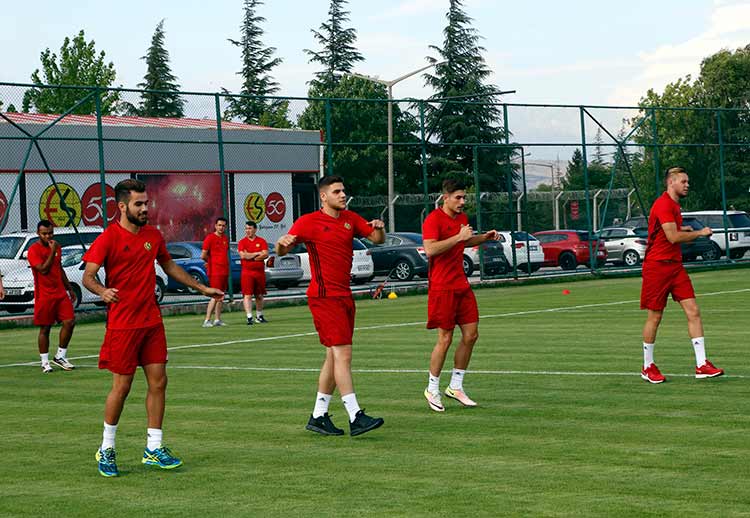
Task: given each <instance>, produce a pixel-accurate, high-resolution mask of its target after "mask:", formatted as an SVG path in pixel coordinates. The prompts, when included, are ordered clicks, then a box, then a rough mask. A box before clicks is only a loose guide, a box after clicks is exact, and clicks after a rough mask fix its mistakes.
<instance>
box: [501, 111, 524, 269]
mask: <svg viewBox="0 0 750 518" xmlns="http://www.w3.org/2000/svg"><path fill="white" fill-rule="evenodd" d="M503 131H504V132H505V135H504V137H505V143H506V144H510V131H509V128H508V105H507V104H503ZM506 149H507V148H506ZM521 154H523V149H522V150H521ZM512 155H513V152H510V153H508V154H507V164H508V167H507V168H506V170H505V186H506V189H507V190H508V216H509V217H510V242H511V247H510V251H511V256H512V257H511V259H512V260H513V278H514V279H518V257H516V246H515V237H514V236H515V234H514V232H515V230H516V229H515V228H514V227H515V222H516V218H514V217H513V215H514V211H513V164H512V163H511V161H510V160H511V158H512Z"/></svg>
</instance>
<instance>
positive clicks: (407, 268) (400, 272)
mask: <svg viewBox="0 0 750 518" xmlns="http://www.w3.org/2000/svg"><path fill="white" fill-rule="evenodd" d="M391 277H393V278H394V279H396V280H399V281H410V280H412V279H413V278H414V267H413V266H412V265H411V263H410V262H409V261H406V260H404V259H402V260H400V261H398V262H397V263H396V264H395V266H394V267H393V273H392V274H391Z"/></svg>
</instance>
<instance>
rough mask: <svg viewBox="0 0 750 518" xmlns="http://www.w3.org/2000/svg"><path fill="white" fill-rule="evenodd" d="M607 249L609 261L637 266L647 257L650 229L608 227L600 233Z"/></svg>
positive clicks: (600, 237)
mask: <svg viewBox="0 0 750 518" xmlns="http://www.w3.org/2000/svg"><path fill="white" fill-rule="evenodd" d="M599 239H601V240H602V241H603V242H604V247H605V248H606V249H607V261H612V262H615V263H622V264H624V265H625V266H637V265H638V263H640V262H641V261H643V258H644V257H645V256H646V245H648V229H643V228H627V227H608V228H603V229H602V230H601V232H599Z"/></svg>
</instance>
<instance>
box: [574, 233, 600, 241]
mask: <svg viewBox="0 0 750 518" xmlns="http://www.w3.org/2000/svg"><path fill="white" fill-rule="evenodd" d="M576 234H578V239H580V240H581V241H588V240H589V233H588V232H586V231H578V232H576ZM594 239H596V237H595V238H594Z"/></svg>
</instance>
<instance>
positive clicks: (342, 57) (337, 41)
mask: <svg viewBox="0 0 750 518" xmlns="http://www.w3.org/2000/svg"><path fill="white" fill-rule="evenodd" d="M346 3H347V2H346V0H331V5H330V7H329V9H328V19H327V20H326V21H324V22H323V23H322V24H321V25H320V31H316V30H315V29H312V33H313V34H314V35H315V39H316V40H317V41H318V43H320V46H321V47H322V49H321V50H320V51H319V52H315V51H313V50H310V49H304V51H305V53H306V54H308V55H310V56H311V57H310V63H319V64H321V65H323V70H321V71H319V72H316V73H315V79H313V80H312V81H310V86H311V87H312V89H313V90H315V91H316V93H318V94H322V93H325V92H330V91H332V90H333V89H334V88H335V87H336V85H338V83H339V80H340V79H341V75H342V74H343V73H347V72H351V71H352V70H353V68H354V65H355V63H357V62H358V61H364V59H365V58H363V57H362V54H360V53H359V51H357V49H356V47H355V46H354V43H355V42H356V41H357V31H356V30H355V29H354V28H353V27H349V28H344V26H343V24H344V22H348V21H349V11H346V10H344V9H345V5H346Z"/></svg>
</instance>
